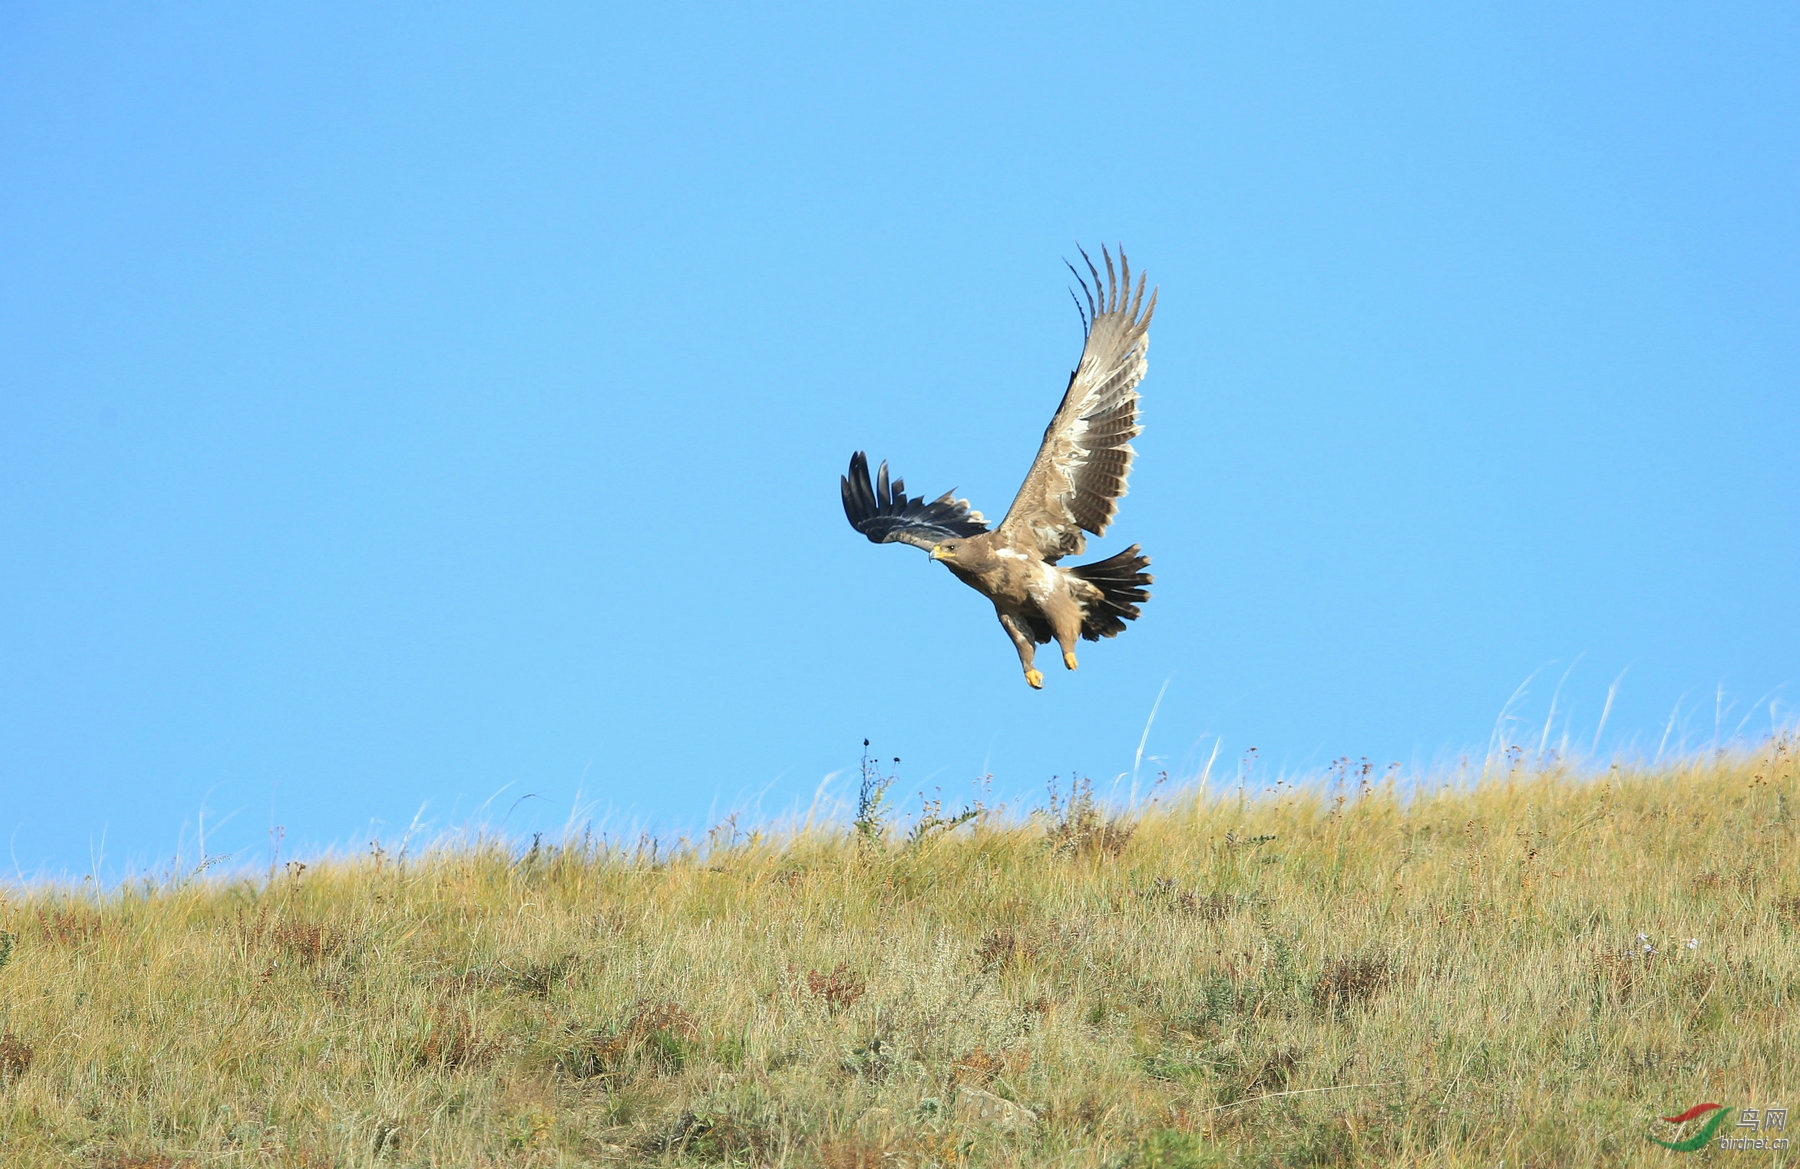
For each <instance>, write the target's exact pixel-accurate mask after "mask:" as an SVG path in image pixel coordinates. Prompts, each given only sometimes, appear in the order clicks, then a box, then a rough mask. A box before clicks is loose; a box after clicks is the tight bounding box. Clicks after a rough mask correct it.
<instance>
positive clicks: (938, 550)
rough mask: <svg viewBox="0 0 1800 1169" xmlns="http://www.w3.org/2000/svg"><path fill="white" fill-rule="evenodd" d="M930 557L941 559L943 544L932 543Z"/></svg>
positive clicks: (942, 556)
mask: <svg viewBox="0 0 1800 1169" xmlns="http://www.w3.org/2000/svg"><path fill="white" fill-rule="evenodd" d="M931 558H932V559H933V560H942V559H943V558H944V546H943V545H942V544H933V545H932V546H931Z"/></svg>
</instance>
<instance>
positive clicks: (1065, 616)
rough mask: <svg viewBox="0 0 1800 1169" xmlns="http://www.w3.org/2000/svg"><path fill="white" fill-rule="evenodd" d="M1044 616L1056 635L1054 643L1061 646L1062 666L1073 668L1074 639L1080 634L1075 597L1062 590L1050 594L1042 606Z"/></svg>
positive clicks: (1079, 617)
mask: <svg viewBox="0 0 1800 1169" xmlns="http://www.w3.org/2000/svg"><path fill="white" fill-rule="evenodd" d="M1043 612H1044V617H1045V618H1046V619H1047V620H1048V621H1049V622H1050V630H1051V632H1052V633H1053V634H1054V635H1055V637H1056V644H1057V645H1059V646H1061V647H1062V651H1063V666H1064V667H1065V668H1067V669H1071V670H1073V669H1074V668H1075V664H1076V663H1075V639H1076V638H1078V637H1080V636H1081V606H1080V605H1079V604H1077V603H1076V601H1075V598H1074V597H1072V596H1070V595H1069V594H1068V593H1066V592H1064V593H1061V594H1059V595H1055V596H1052V597H1051V598H1050V599H1049V602H1048V603H1047V604H1045V605H1044V606H1043Z"/></svg>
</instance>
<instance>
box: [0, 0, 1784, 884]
mask: <svg viewBox="0 0 1800 1169" xmlns="http://www.w3.org/2000/svg"><path fill="white" fill-rule="evenodd" d="M1797 26H1800V18H1797V17H1796V15H1795V12H1794V10H1793V8H1792V7H1791V6H1780V5H1763V6H1758V5H1733V6H1725V5H1720V6H1706V7H1704V8H1700V7H1695V8H1690V9H1686V10H1682V9H1678V8H1676V7H1674V6H1643V5H1611V6H1608V5H1584V6H1580V7H1579V10H1571V9H1569V7H1568V6H1548V5H1543V6H1535V7H1532V6H1519V5H1505V6H1502V5H1480V6H1477V5H1458V6H1448V5H1416V6H1384V7H1381V8H1379V9H1374V8H1368V7H1361V6H1343V7H1329V8H1328V7H1304V6H1303V7H1291V8H1284V9H1280V10H1279V11H1278V10H1275V9H1271V8H1268V7H1266V6H1264V7H1257V6H1237V7H1236V8H1234V9H1230V10H1224V9H1219V10H1208V9H1205V8H1203V7H1200V6H1194V5H1162V6H1158V5H1133V6H1102V7H1099V8H1096V7H1094V6H1092V5H1087V4H1083V5H1067V6H1060V7H1059V6H1055V5H1030V6H1023V5H1021V6H1008V7H999V6H996V7H990V8H986V9H983V10H981V11H979V12H971V11H968V10H967V8H966V6H945V7H942V8H939V9H936V10H932V9H926V8H921V7H918V6H905V7H901V6H893V7H857V8H852V7H847V6H841V5H831V6H825V5H821V6H817V7H802V6H797V5H788V6H781V7H780V8H779V9H771V10H767V11H763V12H761V13H753V12H747V11H744V10H743V9H742V8H741V7H732V6H718V7H709V6H691V7H678V6H674V5H651V6H642V5H640V6H618V7H617V8H615V9H605V8H596V7H590V6H556V5H540V6H533V7H532V8H530V9H529V10H528V11H526V10H521V9H519V8H518V6H493V7H490V8H486V9H478V8H476V7H473V6H461V7H456V8H447V7H439V6H425V5H414V6H369V5H352V6H343V7H341V8H337V9H332V8H328V7H325V6H318V5H309V6H304V7H301V6H292V7H283V6H275V5H268V6H241V5H212V6H208V5H189V6H180V7H176V6H141V7H139V8H136V9H131V8H119V7H116V6H107V7H93V8H84V7H82V6H79V5H64V4H57V5H41V6H30V5H9V6H7V7H6V9H5V10H4V11H3V12H0V158H3V159H4V165H3V166H0V255H4V256H5V262H4V265H3V266H0V549H3V552H0V663H3V664H4V668H3V669H0V832H4V833H5V834H6V836H7V838H8V843H9V848H10V855H9V856H8V857H5V858H0V863H3V864H4V867H5V868H6V869H7V870H9V872H10V873H11V874H12V875H14V876H15V877H16V876H17V875H19V874H23V875H25V876H31V875H33V874H38V873H53V874H54V873H61V874H82V873H87V872H89V871H90V870H91V869H93V868H94V867H96V865H97V866H98V868H99V870H100V871H101V874H102V876H103V877H109V876H110V877H116V876H117V875H119V874H121V873H124V872H127V871H129V870H130V869H132V868H134V867H135V868H137V869H144V868H151V867H155V866H159V865H163V864H165V863H166V862H167V861H168V859H169V858H170V857H171V856H172V855H173V854H174V853H175V852H176V850H177V848H178V847H180V848H181V849H182V850H183V853H184V856H185V857H186V858H188V860H190V861H191V860H193V859H194V858H196V857H197V855H198V854H197V840H196V829H197V827H198V824H199V822H200V816H201V813H202V812H203V811H204V814H205V817H206V823H207V825H208V827H207V833H208V835H207V844H206V848H207V851H208V853H209V854H221V855H223V854H229V856H230V857H231V860H230V862H229V863H231V864H250V863H258V858H262V857H266V855H267V848H268V840H269V831H270V827H271V825H280V826H281V827H282V828H283V829H284V831H285V834H286V847H287V848H288V849H289V850H297V851H298V852H301V853H306V852H311V851H317V850H318V849H321V848H325V847H331V846H341V847H355V846H358V845H360V844H361V842H363V841H366V840H367V839H368V837H369V834H370V833H371V832H375V833H379V834H381V835H383V836H385V837H388V838H389V839H393V838H397V837H398V836H399V835H400V834H401V833H403V832H404V831H405V830H406V828H407V826H408V824H409V823H411V822H412V821H413V820H414V818H415V815H417V814H418V813H419V811H420V809H421V808H423V809H424V811H423V817H422V821H421V824H422V828H423V830H424V831H426V832H436V831H441V830H444V829H445V828H447V827H450V826H453V825H457V824H461V823H463V822H465V821H466V820H467V819H468V818H469V817H471V816H479V817H481V818H484V819H486V820H488V821H490V822H493V823H498V824H503V826H504V827H505V828H506V829H507V830H509V831H514V832H520V833H525V832H530V831H535V830H540V829H544V828H548V827H555V826H560V825H562V824H563V823H564V822H565V821H566V820H567V819H568V817H569V815H570V811H571V805H572V803H573V802H574V800H575V798H576V793H577V791H580V792H581V793H582V795H581V800H582V807H583V811H582V813H581V816H582V817H583V819H586V818H589V817H591V818H593V819H595V820H596V822H597V823H600V824H603V825H605V826H608V827H610V828H612V829H614V830H623V829H624V828H625V827H627V826H636V825H644V824H647V825H650V826H652V827H656V828H658V829H660V830H665V831H680V830H686V829H693V828H696V827H704V825H705V824H706V823H707V822H708V820H709V819H710V818H716V817H717V816H719V815H722V814H723V813H724V812H725V811H727V810H730V809H732V808H741V809H744V810H745V811H747V812H748V813H749V814H751V815H752V816H757V815H762V816H774V815H777V814H779V813H782V812H784V811H786V810H788V809H790V808H792V807H794V806H795V805H796V804H799V805H801V806H804V805H805V804H807V803H808V802H810V800H811V799H812V797H813V793H814V792H815V790H816V789H817V788H818V786H819V784H820V781H821V779H822V778H823V777H824V776H825V775H827V774H828V773H831V772H834V771H844V772H846V777H841V778H840V779H839V780H838V781H837V783H838V788H837V790H839V791H840V792H842V791H843V790H844V788H845V787H846V786H847V773H848V772H849V771H851V770H853V769H854V767H855V765H856V761H857V758H858V755H859V754H860V752H861V745H862V741H863V739H864V738H865V737H866V738H869V739H872V740H873V741H874V744H875V750H876V751H878V752H879V753H880V754H882V755H883V756H893V755H898V756H901V757H902V758H903V759H904V763H903V764H902V766H901V776H902V783H903V788H904V790H907V791H909V792H910V791H917V790H918V789H919V788H921V787H937V786H942V787H943V788H944V790H945V793H946V794H947V795H948V796H950V797H951V798H953V799H954V798H960V796H961V795H962V794H963V793H965V792H966V791H967V790H968V788H969V785H970V783H971V782H972V781H973V780H974V779H975V778H976V777H977V776H980V775H983V774H991V775H992V776H993V781H992V784H993V789H994V792H995V794H996V795H1000V796H1013V797H1019V796H1021V795H1027V794H1030V793H1036V792H1039V791H1041V790H1042V788H1043V785H1044V784H1045V783H1046V782H1047V781H1049V780H1050V778H1051V777H1052V776H1053V775H1060V776H1063V777H1067V776H1068V775H1070V774H1071V773H1080V774H1084V775H1089V776H1092V777H1094V779H1095V780H1096V782H1097V783H1099V784H1100V785H1101V786H1102V787H1105V786H1107V785H1108V784H1110V783H1111V781H1112V779H1113V777H1115V776H1118V775H1121V774H1126V773H1129V772H1130V771H1131V770H1132V768H1133V766H1134V763H1136V764H1137V766H1138V767H1139V771H1140V778H1141V779H1143V780H1145V781H1147V780H1148V778H1149V777H1150V776H1151V775H1152V774H1153V773H1154V771H1156V770H1161V769H1163V768H1168V769H1170V770H1172V771H1173V772H1175V773H1176V775H1177V776H1186V775H1190V774H1192V773H1193V771H1194V770H1196V769H1197V768H1198V767H1199V766H1200V765H1201V764H1203V763H1204V762H1205V760H1206V759H1207V758H1209V757H1211V755H1212V752H1213V751H1214V749H1215V748H1216V749H1217V750H1218V752H1219V760H1220V762H1219V763H1218V764H1217V768H1218V769H1220V771H1221V772H1222V773H1225V774H1235V772H1236V769H1237V767H1238V766H1239V761H1240V760H1241V759H1242V758H1243V755H1244V752H1245V751H1246V750H1247V749H1249V748H1250V747H1255V748H1257V756H1256V757H1257V759H1258V760H1259V762H1258V764H1257V768H1258V774H1259V775H1261V776H1265V777H1266V776H1271V775H1273V774H1274V773H1276V772H1280V771H1285V772H1287V773H1289V774H1296V773H1305V772H1317V771H1319V770H1320V769H1322V768H1323V767H1325V766H1326V764H1328V762H1329V761H1330V760H1331V759H1333V758H1335V757H1338V756H1341V755H1349V756H1352V757H1361V756H1368V757H1369V758H1370V759H1371V760H1373V761H1375V762H1376V763H1377V764H1378V765H1381V766H1385V765H1386V764H1387V763H1388V762H1390V761H1397V762H1402V763H1403V764H1405V765H1406V766H1407V767H1409V768H1427V767H1432V766H1438V765H1443V764H1445V763H1448V762H1454V760H1455V759H1456V758H1457V757H1458V756H1459V755H1460V754H1461V753H1463V752H1474V753H1476V754H1477V755H1479V754H1480V753H1481V752H1483V751H1485V750H1486V749H1487V748H1488V746H1489V744H1490V742H1491V740H1492V736H1493V734H1494V732H1495V728H1496V724H1497V723H1503V724H1504V725H1505V727H1507V728H1509V729H1510V732H1511V733H1512V734H1513V736H1514V737H1515V738H1526V739H1529V741H1530V742H1532V743H1533V744H1534V745H1535V743H1537V742H1538V741H1540V738H1541V735H1542V732H1543V730H1544V728H1545V726H1546V725H1548V727H1549V730H1550V738H1549V741H1550V742H1552V743H1560V742H1563V741H1564V740H1565V738H1566V740H1567V741H1568V742H1569V743H1570V744H1572V745H1578V746H1581V747H1583V748H1584V749H1593V748H1594V747H1595V745H1596V742H1597V744H1598V750H1599V752H1600V754H1601V755H1603V756H1604V755H1609V754H1610V753H1612V752H1615V751H1629V752H1636V753H1639V754H1653V753H1654V752H1655V751H1656V750H1657V749H1658V748H1659V747H1661V746H1663V744H1664V739H1665V735H1666V736H1667V748H1666V749H1668V750H1675V749H1677V748H1681V749H1688V750H1692V749H1697V748H1700V747H1703V746H1706V745H1708V744H1710V743H1711V742H1712V741H1713V740H1714V738H1715V736H1721V737H1729V736H1731V735H1733V734H1738V735H1741V736H1751V737H1753V736H1755V735H1757V734H1766V733H1767V732H1768V729H1769V727H1770V725H1771V722H1772V720H1773V721H1777V722H1778V721H1780V720H1781V719H1782V718H1784V717H1786V716H1785V715H1784V714H1783V711H1784V710H1785V711H1791V710H1792V708H1793V705H1794V703H1795V702H1796V701H1800V694H1797V693H1796V686H1800V470H1797V469H1796V468H1797V466H1800V460H1796V458H1795V454H1794V452H1795V449H1796V444H1797V442H1800V393H1797V392H1796V382H1797V375H1800V327H1797V325H1800V214H1797V212H1800V101H1797V99H1800V27H1797ZM1078 241H1079V242H1081V243H1084V244H1086V245H1088V246H1089V247H1093V246H1096V245H1098V244H1100V243H1102V242H1115V241H1123V242H1124V243H1125V245H1126V247H1127V249H1128V250H1129V252H1130V254H1131V256H1132V259H1133V261H1134V262H1135V263H1136V264H1137V265H1138V266H1140V267H1142V268H1144V269H1146V270H1147V271H1148V272H1149V273H1150V276H1151V279H1152V280H1153V281H1154V282H1156V283H1157V284H1158V285H1159V286H1160V287H1161V290H1162V291H1161V301H1160V305H1159V308H1158V311H1157V317H1156V324H1155V329H1154V331H1153V334H1152V337H1153V344H1152V346H1151V353H1150V359H1151V360H1150V374H1149V377H1148V378H1147V380H1146V381H1145V383H1144V386H1143V390H1144V416H1145V423H1146V429H1145V432H1144V435H1143V436H1142V438H1141V439H1140V440H1139V441H1138V443H1137V446H1138V450H1139V452H1140V454H1139V460H1138V464H1137V468H1136V470H1135V472H1134V475H1133V478H1132V482H1131V494H1130V495H1129V497H1128V498H1127V499H1126V500H1125V501H1124V504H1123V507H1122V509H1121V512H1120V518H1119V522H1118V523H1117V525H1116V526H1115V528H1114V529H1113V530H1112V532H1110V533H1109V534H1108V536H1107V537H1106V539H1105V540H1103V541H1096V542H1093V543H1092V544H1090V551H1091V552H1092V553H1094V554H1096V558H1097V556H1101V555H1106V554H1109V553H1110V552H1112V551H1115V550H1117V549H1118V548H1121V547H1123V546H1124V545H1125V544H1127V543H1131V542H1137V543H1141V544H1142V545H1143V546H1144V548H1145V549H1146V551H1148V552H1149V553H1150V554H1151V555H1152V556H1153V557H1154V559H1155V566H1154V571H1155V573H1156V574H1157V584H1156V588H1155V597H1154V599H1153V600H1152V601H1151V602H1150V603H1149V604H1148V605H1147V606H1146V609H1145V615H1144V617H1143V619H1142V620H1141V621H1139V622H1138V623H1137V624H1136V625H1135V626H1134V627H1133V628H1132V629H1130V630H1129V631H1128V632H1127V633H1126V634H1125V635H1124V636H1122V637H1120V638H1118V639H1116V640H1114V641H1109V642H1104V643H1101V644H1099V645H1095V646H1088V647H1086V649H1085V651H1084V654H1083V658H1082V669H1081V670H1080V671H1079V672H1078V673H1075V674H1068V673H1065V672H1063V671H1062V670H1060V669H1053V670H1051V671H1049V677H1048V687H1047V689H1046V690H1045V691H1044V692H1042V693H1033V692H1031V691H1030V690H1028V689H1027V688H1026V686H1025V685H1024V684H1023V682H1022V681H1021V680H1020V677H1019V671H1018V666H1017V663H1016V660H1015V659H1014V656H1013V653H1012V650H1011V647H1010V646H1009V644H1008V643H1007V641H1006V638H1005V636H1004V635H1003V633H1002V632H1001V630H1000V628H999V627H998V625H997V624H996V623H995V621H994V618H993V614H992V611H991V609H990V608H989V607H988V606H987V604H986V603H985V602H984V601H982V600H981V599H980V598H979V597H977V596H976V595H975V594H974V593H972V592H970V591H968V590H967V589H965V588H963V587H962V586H961V585H959V584H957V583H956V582H955V581H954V580H953V579H952V578H950V576H949V575H948V573H946V572H945V571H944V570H943V569H942V568H940V567H938V566H935V565H931V564H929V563H928V562H927V560H926V558H925V556H924V554H923V553H920V552H918V551H915V550H913V549H910V548H905V547H901V546H890V547H876V546H874V545H871V544H869V543H867V542H866V541H864V540H863V539H862V538H861V537H859V536H857V535H856V534H855V533H854V532H852V531H851V530H850V529H849V528H848V527H847V525H846V524H845V523H844V519H843V515H842V512H841V510H840V507H839V503H838V499H837V476H838V475H839V474H840V473H841V472H842V470H843V468H844V465H845V463H846V461H847V458H848V456H849V454H850V452H851V451H852V450H855V449H859V448H861V449H867V450H868V451H869V452H870V454H871V455H872V456H873V457H875V458H877V459H880V458H886V459H889V460H890V461H891V462H892V463H893V465H894V467H895V469H896V470H897V471H898V472H899V473H901V474H903V475H904V476H905V477H906V480H907V482H908V484H909V485H910V486H911V487H912V488H913V489H914V490H915V491H926V492H929V493H931V494H936V493H937V492H939V491H942V490H944V489H946V488H949V487H952V486H955V487H956V488H958V489H959V492H960V493H962V494H966V495H967V496H968V497H969V498H970V499H972V500H973V501H974V502H975V503H976V505H977V506H979V507H982V508H983V509H985V510H986V511H987V512H988V513H989V514H990V515H995V514H998V513H1001V512H1003V511H1004V510H1005V508H1006V505H1007V503H1008V502H1009V501H1010V499H1011V496H1012V493H1013V491H1014V490H1015V488H1016V487H1017V485H1018V482H1019V480H1020V479H1021V478H1022V476H1023V474H1024V472H1025V469H1026V467H1027V466H1028V464H1029V462H1030V459H1031V456H1032V453H1033V451H1034V450H1035V447H1036V443H1037V439H1038V437H1039V435H1040V433H1041V430H1042V427H1043V425H1044V423H1045V422H1046V421H1047V419H1048V417H1049V414H1050V412H1051V410H1052V409H1053V408H1054V406H1055V404H1056V401H1057V398H1058V396H1059V395H1060V393H1061V390H1062V386H1063V383H1064V380H1065V379H1066V377H1067V375H1068V370H1069V369H1070V367H1071V365H1072V364H1073V362H1074V360H1075V357H1076V354H1077V352H1078V350H1079V346H1080V339H1081V336H1080V322H1079V320H1078V319H1077V317H1076V314H1075V310H1074V308H1073V307H1072V305H1071V304H1070V302H1069V297H1068V292H1067V286H1068V283H1069V280H1068V277H1067V273H1066V271H1065V269H1064V268H1063V266H1062V261H1063V259H1064V257H1073V256H1074V255H1075V250H1074V249H1075V245H1076V243H1077V242H1078ZM1528 680H1529V682H1528ZM1615 681H1617V682H1618V685H1617V690H1616V698H1615V700H1614V702H1613V705H1612V708H1611V710H1610V712H1609V714H1608V717H1607V721H1606V724H1605V727H1604V731H1603V733H1601V727H1600V725H1599V724H1600V715H1601V710H1602V707H1603V705H1604V704H1605V702H1606V698H1607V693H1608V690H1609V688H1610V687H1612V686H1613V684H1614V683H1615ZM1526 683H1528V684H1526ZM1521 684H1526V685H1524V686H1523V689H1522V690H1521ZM1559 684H1560V692H1559V691H1558V686H1559ZM1165 687H1166V689H1165ZM1159 693H1160V694H1161V695H1162V699H1161V704H1160V707H1158V708H1157V713H1156V718H1155V722H1154V725H1153V726H1152V727H1151V728H1150V732H1149V734H1148V736H1147V737H1145V735H1144V729H1145V724H1146V720H1147V718H1148V716H1149V714H1150V712H1151V709H1152V706H1153V704H1155V703H1156V701H1157V698H1158V695H1159ZM1553 702H1554V710H1553V709H1552V703H1553ZM1597 734H1598V739H1596V736H1597ZM1140 740H1143V743H1144V758H1143V759H1142V760H1141V761H1139V760H1138V758H1137V752H1138V747H1139V743H1140ZM496 792H500V793H502V794H500V795H499V796H497V797H495V793H496ZM526 795H531V796H535V797H536V798H533V799H525V800H524V801H523V802H519V801H520V799H521V797H524V796H526ZM490 797H494V798H493V799H492V800H491V802H487V801H490ZM484 802H486V803H485V808H486V810H485V811H482V810H481V809H482V808H483V806H484Z"/></svg>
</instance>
